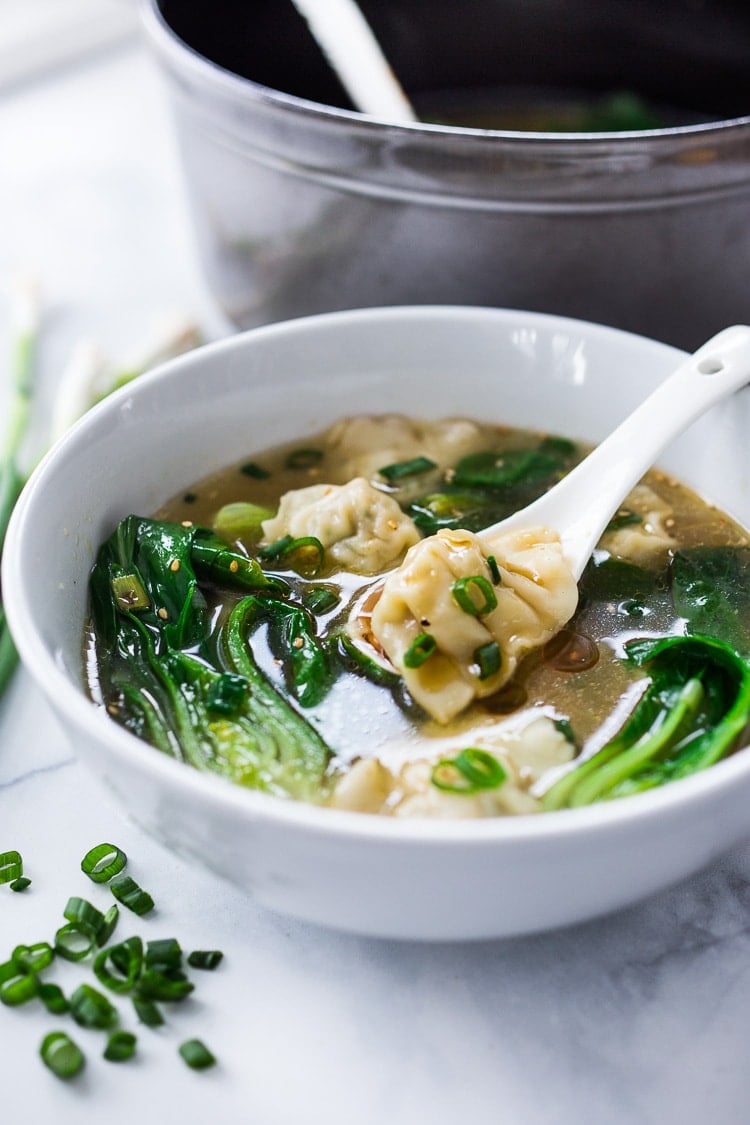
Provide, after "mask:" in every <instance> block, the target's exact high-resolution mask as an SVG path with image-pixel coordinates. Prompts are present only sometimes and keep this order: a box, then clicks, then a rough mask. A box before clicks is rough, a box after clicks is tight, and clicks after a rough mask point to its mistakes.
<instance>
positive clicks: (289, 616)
mask: <svg viewBox="0 0 750 1125" xmlns="http://www.w3.org/2000/svg"><path fill="white" fill-rule="evenodd" d="M121 572H122V573H125V572H126V573H137V574H138V575H139V578H140V581H141V584H142V586H143V588H144V590H145V591H146V593H147V595H148V598H149V607H148V608H147V609H145V610H140V609H139V610H138V611H137V612H132V611H129V610H127V609H123V608H122V607H121V606H120V605H118V603H117V601H116V598H115V597H114V594H113V590H112V576H113V574H115V573H121ZM199 577H200V579H201V581H204V582H206V583H221V584H223V585H224V586H225V587H226V586H231V587H233V588H237V587H239V588H240V589H242V590H248V589H250V590H253V591H256V592H257V594H258V595H263V596H262V597H261V596H255V594H252V595H250V596H249V597H247V598H244V599H242V600H241V601H239V602H238V603H237V605H236V606H235V607H234V609H232V611H231V612H230V613H229V614H228V616H226V617H225V619H224V620H223V621H222V622H221V624H220V625H219V627H218V628H217V629H216V630H213V631H212V625H211V620H210V614H209V612H208V608H207V602H206V598H205V596H204V593H203V591H202V589H201V586H200V585H199ZM288 589H289V588H288V586H287V584H286V583H285V582H282V581H281V580H280V579H278V578H275V577H274V576H272V575H267V574H265V573H264V571H263V570H262V568H261V566H260V565H259V564H258V563H257V562H256V561H255V560H250V559H247V558H245V557H244V556H241V555H237V554H236V553H235V552H232V551H228V550H227V549H226V546H225V544H224V543H223V542H222V541H221V540H218V539H217V538H216V537H215V536H214V535H213V533H211V532H206V531H205V529H201V528H194V527H183V526H182V525H179V524H170V523H160V522H159V521H155V520H146V519H139V518H138V517H135V516H129V517H127V518H126V519H125V520H123V521H122V522H121V524H120V525H119V526H118V527H117V529H116V530H115V532H114V533H113V535H112V536H111V537H110V539H109V540H107V542H106V543H105V544H104V545H103V547H102V548H101V550H100V552H99V555H98V558H97V562H96V565H95V567H94V569H93V571H92V575H91V604H92V614H93V618H94V625H95V629H96V633H97V644H98V645H99V646H100V648H101V652H100V657H101V660H100V663H101V668H102V684H101V687H102V690H103V692H104V694H105V697H106V698H107V699H108V700H110V701H111V706H115V707H116V708H117V709H118V710H119V712H120V715H119V717H120V718H121V719H122V721H123V722H124V724H125V725H126V726H128V727H129V728H130V729H131V730H132V731H133V732H134V733H136V734H138V735H139V736H140V737H145V738H147V739H148V740H149V741H150V742H152V743H153V744H154V745H155V746H156V747H157V748H159V749H160V750H162V751H163V752H165V753H168V754H171V755H173V756H176V757H179V758H182V759H183V760H185V761H187V762H189V763H190V764H191V765H193V766H195V767H196V768H199V769H206V770H211V771H213V772H217V773H221V774H224V775H225V776H227V777H229V778H231V779H232V780H234V781H236V782H238V783H240V784H243V785H247V786H250V787H253V788H258V789H261V790H264V791H266V792H272V793H276V794H282V795H283V794H288V795H292V796H302V795H306V796H308V797H313V796H314V795H315V792H316V790H317V788H318V786H319V784H320V782H321V780H322V776H323V773H324V771H325V767H326V765H327V762H328V758H329V751H328V748H327V747H326V745H325V743H324V742H323V741H322V739H321V738H320V736H319V735H318V734H317V732H316V731H315V730H314V729H313V728H312V727H311V726H309V724H307V723H306V722H305V721H304V720H303V719H302V718H301V716H299V715H298V714H297V713H296V711H295V710H294V709H293V708H292V707H291V705H290V704H289V703H288V702H287V701H286V700H285V699H283V698H282V696H281V695H280V694H279V692H277V691H276V689H275V688H274V686H273V685H272V684H271V683H270V681H269V680H268V679H267V678H266V677H265V676H264V675H263V673H262V672H261V671H260V670H259V668H258V666H257V664H256V663H255V660H254V658H253V655H252V651H251V649H250V646H249V643H248V635H249V633H250V632H251V630H252V629H254V628H255V627H256V626H257V624H258V623H259V622H260V621H261V620H263V621H265V622H267V624H268V627H269V642H270V643H271V645H272V647H273V646H274V645H275V644H277V643H278V644H279V646H280V647H281V646H286V643H287V640H289V641H290V644H291V647H290V648H289V649H288V650H287V657H288V662H287V667H286V668H285V671H288V674H289V676H290V679H291V681H292V683H293V685H294V688H295V691H296V692H297V696H298V698H299V700H300V702H301V703H302V704H303V705H305V706H312V705H313V704H314V703H315V702H316V701H317V700H318V699H319V698H321V697H322V694H323V693H324V692H325V690H327V687H328V678H327V676H328V672H327V658H326V656H325V654H324V653H323V651H322V649H321V647H320V644H319V642H318V641H317V639H316V638H315V636H314V626H313V623H312V619H311V617H310V615H309V614H308V612H307V611H306V610H305V609H304V608H303V607H301V606H297V605H292V604H291V603H289V602H287V601H283V600H281V598H279V597H278V596H277V595H280V594H286V593H287V592H288Z"/></svg>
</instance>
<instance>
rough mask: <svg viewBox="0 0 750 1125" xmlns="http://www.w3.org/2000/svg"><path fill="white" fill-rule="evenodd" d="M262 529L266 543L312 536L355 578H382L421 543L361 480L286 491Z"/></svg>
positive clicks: (386, 499) (386, 500)
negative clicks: (274, 513)
mask: <svg viewBox="0 0 750 1125" xmlns="http://www.w3.org/2000/svg"><path fill="white" fill-rule="evenodd" d="M262 527H263V538H264V542H265V543H272V542H273V541H274V540H276V539H281V538H282V536H284V535H291V536H293V537H294V538H295V539H297V538H299V537H301V536H305V535H313V536H315V538H316V539H319V540H320V542H321V543H322V544H323V546H324V547H325V549H326V554H327V555H328V556H329V557H330V558H332V559H333V560H334V561H335V562H336V563H337V564H338V565H339V566H341V567H343V568H344V569H346V570H352V571H354V572H355V573H356V574H378V573H380V571H382V570H387V569H388V568H389V567H392V566H395V565H396V563H398V562H399V561H400V559H401V558H402V557H403V555H404V552H405V551H406V550H407V548H408V547H411V546H412V544H414V543H416V542H417V541H418V539H419V532H418V531H417V529H416V527H415V526H414V523H413V522H412V520H410V519H409V517H408V516H406V515H405V514H404V513H403V512H402V511H401V509H400V508H399V506H398V504H397V503H396V501H395V500H393V499H392V498H391V497H390V496H388V495H387V494H386V493H384V492H380V491H379V490H378V489H377V488H373V487H372V485H371V484H369V483H368V482H367V481H366V480H364V479H363V478H362V477H356V478H355V479H354V480H350V481H349V483H348V484H344V485H340V484H313V485H310V487H309V488H298V489H294V490H292V491H291V492H286V493H285V494H284V495H283V496H282V498H281V503H280V505H279V510H278V512H277V513H276V515H275V516H274V517H273V518H272V519H270V520H264V521H263V524H262Z"/></svg>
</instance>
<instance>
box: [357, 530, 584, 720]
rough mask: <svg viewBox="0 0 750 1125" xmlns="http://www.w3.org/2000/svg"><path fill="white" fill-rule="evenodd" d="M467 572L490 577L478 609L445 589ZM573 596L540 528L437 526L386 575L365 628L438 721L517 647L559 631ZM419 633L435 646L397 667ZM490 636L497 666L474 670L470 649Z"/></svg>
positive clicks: (508, 671) (497, 677)
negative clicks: (495, 530)
mask: <svg viewBox="0 0 750 1125" xmlns="http://www.w3.org/2000/svg"><path fill="white" fill-rule="evenodd" d="M490 555H493V556H494V558H495V560H496V563H497V566H498V569H499V571H500V581H499V582H498V583H495V582H493V580H492V575H491V572H490V568H489V565H488V562H487V559H488V556H490ZM474 576H481V578H482V579H483V580H484V581H486V582H489V583H490V584H491V586H492V593H494V597H495V598H496V600H497V605H496V606H495V607H494V608H492V609H490V610H489V612H487V613H484V614H482V615H481V616H475V615H473V614H471V613H467V612H466V610H464V609H462V608H461V606H460V605H459V604H458V602H457V601H456V598H455V597H454V594H453V593H452V590H451V587H452V586H453V583H454V582H456V580H458V579H461V578H471V577H474ZM577 601H578V588H577V584H576V580H575V578H574V576H573V575H572V573H571V571H570V567H569V566H568V565H567V563H566V562H565V559H564V558H563V554H562V549H561V546H560V540H559V537H558V536H557V534H556V533H555V532H553V531H551V530H550V529H549V528H539V527H537V528H531V529H524V530H521V531H511V532H506V533H505V534H504V535H502V536H498V537H496V538H495V539H493V540H491V541H488V542H483V541H481V540H480V539H479V538H478V537H477V536H476V535H474V534H472V532H470V531H447V530H443V531H439V532H438V533H437V535H432V536H430V537H429V538H427V539H423V540H421V542H419V543H417V544H416V546H414V547H412V548H410V550H409V552H408V554H407V556H406V558H405V559H404V562H403V563H402V565H401V566H400V567H399V568H398V570H397V571H396V572H395V573H394V574H391V575H390V576H389V577H388V578H387V579H386V581H385V584H384V586H383V593H382V595H381V597H380V599H379V601H378V603H377V605H376V606H375V608H374V610H373V613H372V626H371V628H372V633H373V634H374V636H375V637H376V638H377V640H378V642H379V643H380V645H381V646H382V648H383V649H384V651H385V652H386V654H387V655H388V657H389V659H390V660H391V662H392V663H393V664H394V665H395V666H396V668H397V669H398V670H399V672H400V673H401V675H402V676H403V678H404V681H405V683H406V686H407V687H408V689H409V691H410V692H411V694H412V696H413V697H414V699H415V700H416V701H417V702H418V703H419V704H420V705H421V706H422V707H423V708H424V709H425V711H427V712H428V713H429V714H430V715H432V716H433V718H435V719H437V721H438V722H440V723H447V722H449V721H450V720H451V719H452V718H453V717H454V716H455V715H458V714H459V712H461V711H463V709H464V708H465V707H467V706H468V705H469V704H470V703H471V702H472V700H473V699H475V698H477V697H482V696H486V695H491V694H492V693H493V692H495V691H497V689H498V688H499V687H502V685H503V684H504V683H505V682H506V681H507V680H509V679H510V678H511V676H512V675H513V673H514V672H515V670H516V667H517V665H518V662H519V660H520V659H521V657H522V656H524V655H525V654H526V653H527V652H529V651H531V650H532V649H534V648H538V647H540V646H541V645H543V644H546V642H547V641H548V640H550V638H551V637H553V636H554V635H555V634H556V633H557V632H559V630H560V629H561V628H562V626H563V625H564V624H565V623H566V621H568V620H569V619H570V617H571V616H572V614H573V612H574V610H575V608H576V604H577ZM421 633H428V634H429V635H430V636H431V637H433V638H434V639H435V642H436V644H437V650H436V651H435V652H434V653H433V655H432V656H430V657H429V659H428V660H426V661H425V662H424V663H423V664H422V665H421V666H420V667H418V668H407V667H406V665H405V663H404V656H405V654H406V651H407V649H408V648H409V646H410V645H411V644H412V642H413V641H415V640H416V638H417V637H418V636H419V635H420V634H421ZM491 641H496V642H497V644H498V646H499V648H500V654H501V661H500V668H499V670H498V671H497V672H495V673H493V674H491V675H489V676H487V678H486V679H480V676H479V668H478V666H477V662H476V656H475V653H476V651H477V649H479V648H481V647H482V646H483V645H486V644H488V643H490V642H491Z"/></svg>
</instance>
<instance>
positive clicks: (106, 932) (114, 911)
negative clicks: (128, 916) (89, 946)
mask: <svg viewBox="0 0 750 1125" xmlns="http://www.w3.org/2000/svg"><path fill="white" fill-rule="evenodd" d="M119 917H120V908H119V906H118V905H117V903H116V902H113V903H112V905H111V906H110V908H109V910H108V911H107V913H106V914H105V915H104V922H103V924H102V928H101V929H100V931H99V933H98V934H97V935H96V937H97V942H98V944H99V945H106V944H107V942H108V941H109V939H110V938H111V937H112V934H113V933H114V930H115V926H116V925H117V920H118V918H119Z"/></svg>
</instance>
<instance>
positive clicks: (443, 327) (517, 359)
mask: <svg viewBox="0 0 750 1125" xmlns="http://www.w3.org/2000/svg"><path fill="white" fill-rule="evenodd" d="M680 356H681V353H680V352H678V351H676V350H674V349H672V348H669V347H666V346H665V345H662V344H658V343H656V342H654V341H650V340H646V339H642V338H640V337H636V336H631V335H627V334H624V333H621V332H618V331H615V330H613V329H608V328H603V327H599V326H595V325H591V324H586V323H582V322H579V321H573V320H566V319H561V318H557V317H549V316H543V315H539V314H532V313H522V312H513V311H502V310H500V311H498V310H489V309H471V308H391V309H375V310H367V311H355V312H345V313H333V314H330V315H324V316H319V317H314V318H310V319H302V320H296V321H291V322H288V323H284V324H277V325H272V326H269V327H264V328H260V329H256V330H254V331H252V332H249V333H246V334H244V335H240V336H235V337H233V338H230V339H227V340H223V341H221V342H219V343H216V344H213V345H210V346H208V347H205V348H202V349H200V350H199V351H196V352H194V353H192V354H190V355H188V356H185V357H182V358H180V359H178V360H175V361H173V362H171V363H168V364H165V365H164V366H163V367H161V368H159V369H158V370H156V371H154V372H152V373H151V374H149V375H146V376H144V377H143V378H142V379H140V380H139V381H138V382H137V384H134V385H132V386H130V387H128V388H126V389H124V390H123V391H121V392H119V393H117V394H116V395H114V396H112V398H111V399H109V400H108V401H106V402H104V403H103V404H102V405H100V406H98V407H97V408H96V409H95V410H93V411H91V413H90V414H88V415H87V416H86V417H85V418H84V419H83V420H82V421H81V422H79V423H78V424H77V425H76V426H75V427H74V428H73V429H72V430H71V431H70V433H69V434H68V435H67V436H66V437H65V438H64V439H63V440H62V441H61V442H59V443H58V445H57V446H56V447H55V448H54V449H53V450H52V452H51V453H50V454H49V455H48V456H47V457H46V458H45V460H44V461H43V463H42V464H41V465H40V466H39V468H38V469H37V471H36V472H35V474H34V476H33V478H32V480H31V482H30V484H29V485H28V487H27V489H26V490H25V492H24V494H23V496H22V498H21V500H20V502H19V504H18V506H17V508H16V511H15V514H14V517H13V521H12V525H11V528H10V531H9V535H8V539H7V544H6V550H5V557H4V560H3V572H2V583H3V598H4V602H5V605H6V608H7V612H8V617H9V620H10V625H11V628H12V631H13V635H14V637H15V639H16V642H17V644H18V647H19V649H20V652H21V656H22V659H23V661H24V663H25V665H26V667H27V668H28V669H29V671H30V672H31V674H32V675H33V676H34V677H35V679H36V681H37V683H38V684H39V687H40V688H41V690H42V691H43V692H44V693H45V695H46V696H47V698H48V699H49V702H50V703H51V705H52V707H53V708H54V710H55V711H56V712H57V714H58V716H59V718H60V719H61V721H62V723H63V725H64V727H65V728H66V730H67V731H68V733H69V734H70V735H71V738H72V742H73V746H74V747H75V750H76V753H78V754H80V756H81V758H82V759H83V760H84V761H85V762H86V763H87V764H88V766H89V767H90V768H91V769H92V770H93V771H94V773H95V774H97V775H98V776H99V778H100V779H101V780H102V781H103V782H104V783H105V784H106V785H107V786H109V787H110V788H111V789H112V790H113V791H114V792H115V794H116V795H117V797H118V798H119V800H120V802H121V803H122V805H123V808H124V810H125V811H126V812H127V814H128V815H129V816H131V817H132V818H133V819H134V820H136V821H138V822H139V823H140V824H141V825H142V826H143V827H144V828H146V829H147V830H148V831H149V832H151V833H153V835H155V836H157V837H158V838H159V839H160V840H161V841H163V842H164V843H166V844H167V845H168V846H169V847H171V848H174V849H175V850H176V851H178V852H180V853H182V854H184V855H189V856H192V857H194V858H195V859H197V860H199V861H200V862H201V863H204V864H207V865H209V866H210V867H212V868H214V869H215V870H216V871H217V872H219V873H220V874H221V875H223V876H228V877H229V878H230V879H232V880H233V881H234V882H236V883H237V884H239V885H240V886H242V887H245V888H246V889H247V890H248V891H251V892H252V893H253V894H255V895H256V896H257V898H258V899H259V901H261V902H262V903H264V904H265V905H266V906H268V907H270V908H272V909H274V910H279V911H284V912H287V913H289V914H294V915H297V916H299V917H301V918H305V919H309V920H312V921H314V922H318V923H323V924H325V925H329V926H333V927H337V928H340V929H343V930H350V931H354V932H359V933H365V934H372V935H382V936H387V937H400V938H424V939H466V938H487V937H494V936H500V935H509V934H516V933H521V932H525V931H533V930H540V929H544V928H548V927H553V926H558V925H562V924H566V923H570V922H575V921H578V920H582V919H585V918H588V917H591V916H593V915H596V914H600V913H603V912H605V911H609V910H612V909H614V908H616V907H619V906H623V905H625V904H626V903H629V902H632V901H634V900H636V899H638V898H640V897H642V896H644V895H647V894H649V893H650V892H653V891H655V890H657V889H659V888H661V887H664V886H666V885H667V884H669V883H671V882H673V881H675V880H677V879H679V878H681V877H682V876H685V875H687V874H689V873H690V872H692V871H694V870H696V869H698V868H699V867H701V866H702V865H704V864H706V863H707V862H708V861H710V860H711V859H713V858H714V857H715V856H717V855H718V854H719V853H721V852H722V851H723V850H725V849H726V848H728V847H729V846H731V845H732V844H733V843H735V842H737V841H738V840H739V839H740V838H742V837H743V836H744V835H746V834H747V833H748V832H749V831H750V814H749V813H748V808H750V752H748V750H747V749H745V750H742V751H740V752H738V753H736V754H734V755H733V756H732V757H731V758H729V759H727V760H726V761H723V762H721V763H719V764H718V765H715V766H713V767H712V768H711V769H709V770H707V771H706V772H704V773H702V774H700V775H697V776H694V777H692V778H688V779H686V780H684V781H679V782H674V783H672V784H671V785H668V786H666V787H665V788H663V789H661V790H655V791H652V792H648V793H644V794H642V795H640V796H635V797H629V798H625V799H621V800H619V801H614V802H611V803H608V804H603V805H598V806H594V807H591V808H585V809H580V810H566V811H561V812H555V813H548V814H545V815H540V816H527V817H518V818H508V819H495V820H485V821H480V822H476V821H469V822H467V821H456V822H449V823H446V822H444V821H441V822H432V821H427V820H425V821H419V820H411V821H404V820H395V819H388V818H382V819H379V818H377V817H374V816H368V815H363V814H359V813H347V812H340V811H333V810H327V809H318V808H313V807H308V806H305V805H302V804H297V803H292V802H288V801H282V800H277V799H274V798H271V797H267V796H264V795H262V794H257V793H253V792H248V791H246V790H243V789H241V788H239V787H237V786H234V785H232V784H231V783H229V782H226V781H224V780H222V779H221V778H219V777H214V776H208V775H205V774H201V773H198V772H197V771H195V770H193V769H191V768H190V767H188V766H185V765H183V764H181V763H179V762H177V761H173V760H171V759H169V758H167V757H165V756H164V755H162V754H159V753H158V752H157V751H156V750H154V749H152V748H151V747H149V746H147V745H146V744H145V743H142V742H140V741H138V740H137V739H136V738H134V737H133V736H132V735H130V734H129V733H128V732H127V731H125V730H124V729H122V728H120V727H118V726H116V725H115V724H114V723H113V722H111V721H110V720H109V719H108V718H107V717H106V715H104V714H103V713H102V712H101V711H100V710H98V709H97V708H96V707H95V706H94V705H93V704H92V703H91V702H90V701H89V700H88V699H87V697H86V693H85V689H84V686H83V677H82V656H81V637H82V628H83V621H84V614H85V606H86V586H87V575H88V571H89V567H90V566H91V563H92V560H93V557H94V553H95V550H96V548H97V546H98V544H99V543H100V542H101V541H102V540H103V539H104V538H105V537H106V536H107V535H108V534H109V533H110V532H111V530H112V529H113V527H114V525H115V523H116V522H117V521H118V520H119V519H120V518H121V517H122V516H124V515H127V514H128V513H130V512H136V513H139V514H144V515H145V514H149V513H150V512H152V511H153V510H154V509H156V508H157V507H158V506H159V504H160V503H161V502H162V501H163V500H165V499H166V498H167V497H168V496H170V495H172V494H174V493H175V492H177V491H178V490H179V489H181V488H183V487H185V486H186V485H188V484H190V483H191V482H193V481H194V480H195V479H197V478H199V477H201V476H203V475H204V474H206V473H208V472H211V471H213V470H215V469H218V468H220V467H221V466H222V465H224V464H227V463H229V462H231V461H235V460H239V459H240V458H242V457H244V456H247V455H251V454H252V453H253V452H257V451H258V450H260V449H263V448H265V447H267V446H268V445H272V444H274V443H276V442H280V441H285V440H291V439H293V438H294V437H299V436H300V435H303V434H305V433H308V432H314V431H317V430H320V429H321V428H323V427H324V426H326V425H327V424H328V423H329V422H331V421H332V420H333V419H334V418H336V417H338V416H340V415H342V414H348V413H354V412H357V411H370V412H378V411H383V410H400V411H406V412H411V413H414V414H416V415H422V416H429V417H440V416H443V415H450V414H457V413H462V414H468V415H471V414H476V415H480V416H482V417H489V418H491V419H493V420H497V421H507V422H509V423H515V424H520V425H528V426H533V427H539V428H543V429H547V428H548V429H552V430H554V431H557V432H560V433H563V434H569V435H571V436H575V437H581V438H588V439H593V440H599V439H601V438H602V437H603V436H605V434H606V433H607V432H608V431H609V430H610V429H611V428H613V426H614V425H615V423H616V422H617V421H618V420H619V419H620V418H621V417H622V416H624V415H625V414H626V413H627V412H628V411H629V410H630V409H631V408H632V407H633V406H634V405H635V404H636V403H637V401H639V400H640V399H641V398H643V397H644V396H645V395H646V394H647V392H648V391H649V390H650V389H651V388H652V387H653V386H654V384H655V383H656V382H658V381H659V380H661V379H662V378H663V377H664V376H665V375H666V374H667V373H668V372H669V371H670V370H671V368H672V367H673V366H674V365H675V363H676V362H677V360H678V359H679V358H680ZM748 433H750V394H748V392H747V391H745V392H742V393H741V394H739V395H736V396H735V397H734V398H733V399H732V400H731V401H729V402H726V403H724V404H722V405H721V406H719V407H717V408H715V409H714V410H713V411H712V412H711V413H710V414H709V415H707V416H706V417H705V418H703V419H702V420H701V421H700V422H699V423H697V424H696V425H695V426H693V427H692V429H691V430H690V432H689V433H687V434H685V435H684V436H683V437H682V438H681V439H680V440H679V441H678V442H675V443H674V444H673V445H672V446H671V447H670V449H669V450H668V452H667V454H666V455H665V457H664V458H663V460H662V464H663V465H664V466H665V467H666V468H667V469H669V470H672V471H674V472H675V473H677V474H679V476H680V477H682V479H683V480H685V481H687V482H688V483H689V484H691V485H693V486H694V487H695V488H697V489H698V490H699V491H701V492H702V493H703V494H704V495H705V496H707V497H708V498H710V499H712V500H714V501H716V502H717V503H718V504H720V505H721V506H722V507H724V508H725V509H726V510H728V511H729V512H731V513H732V514H733V515H735V516H736V517H737V518H739V519H740V520H741V521H742V522H744V523H745V524H750V459H749V458H748V457H747V434H748Z"/></svg>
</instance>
